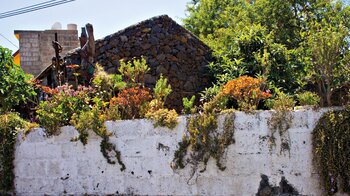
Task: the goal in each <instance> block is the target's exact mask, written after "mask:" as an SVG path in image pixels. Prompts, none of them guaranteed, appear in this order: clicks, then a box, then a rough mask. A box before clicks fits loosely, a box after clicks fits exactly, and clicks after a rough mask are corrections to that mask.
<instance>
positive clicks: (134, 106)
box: [110, 87, 152, 119]
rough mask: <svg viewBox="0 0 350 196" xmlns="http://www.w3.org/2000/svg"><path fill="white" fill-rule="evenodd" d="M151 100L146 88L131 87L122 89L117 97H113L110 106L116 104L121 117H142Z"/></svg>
mask: <svg viewBox="0 0 350 196" xmlns="http://www.w3.org/2000/svg"><path fill="white" fill-rule="evenodd" d="M151 100H152V96H151V92H150V90H149V89H148V88H142V87H131V88H127V89H124V90H122V91H121V92H120V93H119V94H118V96H117V97H113V98H112V99H111V101H110V107H111V106H113V105H118V106H119V109H120V111H121V113H122V114H121V116H122V118H123V119H133V118H142V117H144V115H145V113H146V110H147V107H148V103H149V102H150V101H151Z"/></svg>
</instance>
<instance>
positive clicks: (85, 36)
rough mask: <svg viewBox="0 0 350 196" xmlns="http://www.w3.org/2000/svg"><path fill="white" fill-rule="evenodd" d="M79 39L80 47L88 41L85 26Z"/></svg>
mask: <svg viewBox="0 0 350 196" xmlns="http://www.w3.org/2000/svg"><path fill="white" fill-rule="evenodd" d="M79 40H80V47H81V48H82V47H83V46H84V45H85V44H86V42H87V34H86V30H85V27H81V35H80V37H79Z"/></svg>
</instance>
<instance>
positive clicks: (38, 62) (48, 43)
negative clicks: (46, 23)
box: [15, 30, 79, 76]
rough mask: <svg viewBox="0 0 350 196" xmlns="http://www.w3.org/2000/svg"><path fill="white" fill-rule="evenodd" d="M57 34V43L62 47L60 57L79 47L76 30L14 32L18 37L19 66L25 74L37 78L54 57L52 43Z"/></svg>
mask: <svg viewBox="0 0 350 196" xmlns="http://www.w3.org/2000/svg"><path fill="white" fill-rule="evenodd" d="M55 33H57V34H58V42H59V43H60V44H61V46H62V49H63V51H62V53H61V56H64V55H65V54H66V53H67V52H68V51H70V50H72V49H74V48H77V47H79V39H78V31H77V30H45V31H21V30H18V31H15V34H17V35H19V47H20V64H21V67H22V69H23V71H24V72H25V73H29V74H33V75H34V76H37V75H38V74H39V73H40V72H41V71H43V70H44V69H45V68H46V67H47V66H49V65H51V59H52V57H54V56H55V51H54V49H53V47H52V41H54V40H55Z"/></svg>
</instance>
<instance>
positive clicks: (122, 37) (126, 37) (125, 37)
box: [120, 35, 128, 42]
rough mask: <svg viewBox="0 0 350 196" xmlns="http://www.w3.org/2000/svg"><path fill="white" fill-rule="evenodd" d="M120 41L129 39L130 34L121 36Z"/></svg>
mask: <svg viewBox="0 0 350 196" xmlns="http://www.w3.org/2000/svg"><path fill="white" fill-rule="evenodd" d="M120 41H122V42H127V41H128V36H125V35H122V36H120Z"/></svg>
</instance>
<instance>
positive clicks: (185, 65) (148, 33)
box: [15, 15, 212, 111]
mask: <svg viewBox="0 0 350 196" xmlns="http://www.w3.org/2000/svg"><path fill="white" fill-rule="evenodd" d="M82 32H83V34H84V33H85V30H84V31H82ZM15 33H16V34H18V35H19V37H20V39H19V40H20V55H21V57H20V59H21V67H22V68H23V69H24V71H25V72H26V73H31V74H33V75H34V76H38V75H39V74H40V75H39V76H38V77H39V79H42V78H45V77H47V76H45V75H47V74H48V70H49V67H50V66H51V65H52V61H51V59H52V57H53V56H54V55H55V51H54V49H53V47H52V43H51V42H52V41H53V40H54V39H55V38H54V33H58V42H59V43H60V44H61V45H62V53H61V54H62V56H64V57H63V59H64V61H65V64H66V65H71V64H78V65H80V64H81V63H82V59H81V55H80V52H81V48H78V47H79V45H80V46H81V43H80V44H79V38H78V36H77V30H76V29H73V30H46V31H15ZM82 37H83V38H84V39H86V34H85V36H83V35H82ZM82 37H81V38H80V41H81V40H82ZM68 50H70V51H68ZM141 56H143V57H145V59H146V60H147V64H148V65H149V66H150V71H149V72H148V73H147V74H146V76H145V83H146V86H147V87H153V86H154V85H155V83H156V81H157V79H158V78H159V76H160V74H162V75H163V76H165V77H166V78H168V81H169V83H170V85H171V86H172V89H173V92H172V93H171V94H170V95H169V97H168V99H167V101H166V105H167V106H168V107H170V108H175V109H177V110H178V111H180V110H181V108H182V98H183V97H191V96H192V95H198V93H199V92H201V91H203V90H204V89H205V87H208V86H209V85H210V83H211V81H210V80H211V77H210V75H209V69H208V64H209V62H210V61H212V56H211V50H210V48H209V47H208V46H206V45H205V44H204V43H203V42H202V41H200V40H199V39H198V38H197V37H196V36H194V35H193V34H192V33H191V32H189V31H188V30H186V29H185V28H183V27H182V26H180V25H179V24H177V23H176V22H175V21H174V20H172V19H171V18H170V17H168V16H167V15H162V16H157V17H154V18H151V19H148V20H145V21H142V22H140V23H138V24H136V25H133V26H130V27H128V28H126V29H124V30H121V31H119V32H116V33H114V34H112V35H108V36H106V37H104V38H102V39H99V40H96V41H95V55H94V61H95V62H96V63H99V64H100V65H102V66H103V67H104V68H105V70H106V71H107V72H108V73H116V72H117V69H118V66H119V62H120V60H125V61H128V60H131V59H132V58H134V57H135V58H140V57H141ZM29 60H30V61H29ZM47 78H49V77H47ZM47 80H48V79H47ZM198 97H199V96H197V101H198Z"/></svg>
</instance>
